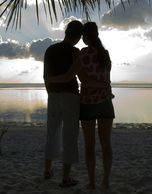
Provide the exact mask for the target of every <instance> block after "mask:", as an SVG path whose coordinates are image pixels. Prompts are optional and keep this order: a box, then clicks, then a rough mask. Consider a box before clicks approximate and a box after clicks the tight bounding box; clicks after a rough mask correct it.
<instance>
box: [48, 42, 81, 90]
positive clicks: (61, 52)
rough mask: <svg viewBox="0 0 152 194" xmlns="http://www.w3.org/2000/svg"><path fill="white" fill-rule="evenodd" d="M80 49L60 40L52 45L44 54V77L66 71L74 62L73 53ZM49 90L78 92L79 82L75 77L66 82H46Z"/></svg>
mask: <svg viewBox="0 0 152 194" xmlns="http://www.w3.org/2000/svg"><path fill="white" fill-rule="evenodd" d="M76 52H78V49H77V48H75V47H73V46H72V45H70V44H68V43H65V42H60V43H57V44H54V45H51V46H50V47H49V48H48V49H47V50H46V52H45V55H44V78H45V77H49V76H56V75H61V74H64V73H66V72H67V71H68V70H69V68H70V67H71V65H72V63H73V55H74V53H76ZM45 86H46V89H47V92H70V93H74V94H77V93H78V82H77V79H76V77H74V78H73V79H72V80H70V81H69V82H65V83H45Z"/></svg>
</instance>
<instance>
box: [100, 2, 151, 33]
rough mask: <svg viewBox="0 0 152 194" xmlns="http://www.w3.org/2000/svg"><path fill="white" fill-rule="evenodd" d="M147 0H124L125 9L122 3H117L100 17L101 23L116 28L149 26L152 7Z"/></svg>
mask: <svg viewBox="0 0 152 194" xmlns="http://www.w3.org/2000/svg"><path fill="white" fill-rule="evenodd" d="M148 2H149V1H148V0H144V1H143V0H138V1H135V0H132V1H131V2H130V4H129V3H128V1H126V2H125V3H124V4H125V10H124V9H123V7H122V4H121V3H119V4H117V5H116V6H115V7H114V8H113V9H112V10H111V11H109V12H107V13H106V14H104V16H103V17H102V25H105V26H107V27H113V28H118V29H124V30H125V29H129V28H137V27H138V26H142V27H149V25H152V7H151V6H150V4H149V3H148Z"/></svg>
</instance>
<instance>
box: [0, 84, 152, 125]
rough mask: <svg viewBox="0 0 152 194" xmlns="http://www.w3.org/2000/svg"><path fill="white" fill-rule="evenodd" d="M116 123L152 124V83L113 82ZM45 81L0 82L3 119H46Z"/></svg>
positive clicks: (15, 120)
mask: <svg viewBox="0 0 152 194" xmlns="http://www.w3.org/2000/svg"><path fill="white" fill-rule="evenodd" d="M112 91H113V94H114V95H115V98H114V99H113V104H114V108H115V115H116V118H115V120H114V122H115V123H152V85H151V84H149V85H145V84H137V85H133V84H132V85H128V84H113V87H112ZM46 118H47V93H46V90H45V88H44V86H43V84H31V85H30V84H20V85H19V84H14V85H12V84H7V85H6V84H0V121H1V122H3V121H7V122H46Z"/></svg>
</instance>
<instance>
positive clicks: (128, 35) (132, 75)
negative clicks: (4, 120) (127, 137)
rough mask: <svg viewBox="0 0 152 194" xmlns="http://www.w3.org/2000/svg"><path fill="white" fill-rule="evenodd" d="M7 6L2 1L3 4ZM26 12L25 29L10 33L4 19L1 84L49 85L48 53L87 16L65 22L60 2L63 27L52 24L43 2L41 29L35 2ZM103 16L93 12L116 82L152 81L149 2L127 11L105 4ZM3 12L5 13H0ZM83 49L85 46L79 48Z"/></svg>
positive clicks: (145, 0) (0, 37) (0, 38)
mask: <svg viewBox="0 0 152 194" xmlns="http://www.w3.org/2000/svg"><path fill="white" fill-rule="evenodd" d="M0 2H2V0H0ZM29 2H30V4H29V6H28V9H27V10H26V11H24V10H23V13H22V28H21V29H17V30H16V29H14V28H13V29H12V28H11V27H10V28H9V29H8V31H7V32H6V23H5V17H2V18H1V19H0V82H1V83H2V82H15V83H20V82H43V76H42V75H43V55H44V52H45V50H46V48H47V47H48V46H49V45H50V44H53V43H55V42H56V41H57V40H61V39H63V37H64V29H65V27H66V25H67V24H68V22H69V21H71V20H73V19H78V20H80V21H84V19H85V18H84V14H83V13H81V11H78V12H77V13H73V12H71V13H69V14H68V15H67V16H66V17H65V18H63V17H62V15H61V12H60V10H59V6H58V2H57V1H56V5H57V9H58V16H59V19H58V22H54V23H53V24H51V23H50V20H49V17H48V18H46V16H45V14H44V10H43V6H42V3H40V5H39V6H40V23H39V25H38V24H37V21H36V12H35V5H34V4H33V3H32V2H33V1H29ZM102 2H103V3H102V9H101V11H102V13H103V14H102V16H101V17H100V18H99V17H98V13H97V11H96V12H91V14H90V15H91V18H92V21H95V22H97V24H98V27H99V36H100V38H101V40H102V42H103V44H104V46H105V47H106V48H107V49H108V50H109V53H110V56H111V60H112V65H113V66H112V72H111V80H112V82H114V81H131V82H133V81H137V82H152V76H151V72H152V6H150V5H149V4H148V2H149V0H138V3H135V0H132V1H131V4H130V5H128V3H126V10H125V11H124V9H123V7H122V4H120V3H119V0H118V1H117V2H118V3H117V4H116V5H115V7H114V8H113V9H111V10H109V8H108V6H107V5H106V4H105V1H104V0H102ZM0 12H1V10H0ZM77 46H78V47H79V48H82V46H84V45H83V43H82V41H80V42H79V43H78V45H77Z"/></svg>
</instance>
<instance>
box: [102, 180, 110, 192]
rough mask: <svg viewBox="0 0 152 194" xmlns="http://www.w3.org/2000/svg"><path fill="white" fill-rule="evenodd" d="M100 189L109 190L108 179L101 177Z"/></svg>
mask: <svg viewBox="0 0 152 194" xmlns="http://www.w3.org/2000/svg"><path fill="white" fill-rule="evenodd" d="M101 190H102V191H103V192H106V191H108V190H109V181H108V180H105V179H103V181H102V184H101Z"/></svg>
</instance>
